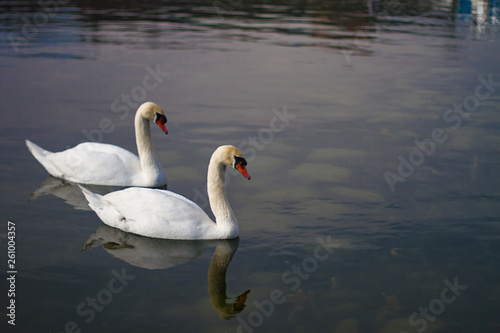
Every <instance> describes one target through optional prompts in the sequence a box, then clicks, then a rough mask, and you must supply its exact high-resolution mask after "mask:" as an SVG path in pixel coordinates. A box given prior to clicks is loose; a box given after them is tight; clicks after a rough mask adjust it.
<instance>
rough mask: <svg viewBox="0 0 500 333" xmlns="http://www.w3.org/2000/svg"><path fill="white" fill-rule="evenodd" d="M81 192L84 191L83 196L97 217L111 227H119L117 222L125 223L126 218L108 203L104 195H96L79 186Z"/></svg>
mask: <svg viewBox="0 0 500 333" xmlns="http://www.w3.org/2000/svg"><path fill="white" fill-rule="evenodd" d="M78 187H80V190H82V192H83V195H84V196H85V198H86V199H87V201H88V202H89V207H90V208H92V210H93V211H94V212H96V214H97V216H99V217H100V218H101V220H102V221H103V222H104V223H106V224H107V225H109V226H112V227H115V228H116V227H117V225H116V223H117V222H125V221H126V218H125V217H124V216H123V215H122V214H121V213H120V212H119V211H117V210H116V208H115V207H114V206H113V204H111V203H110V202H108V201H107V200H106V199H105V198H103V196H102V195H100V194H97V193H94V192H92V191H90V190H89V189H87V188H85V187H83V186H81V185H78Z"/></svg>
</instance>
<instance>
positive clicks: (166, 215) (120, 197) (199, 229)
mask: <svg viewBox="0 0 500 333" xmlns="http://www.w3.org/2000/svg"><path fill="white" fill-rule="evenodd" d="M100 199H101V200H102V201H105V203H104V204H100V205H96V204H92V203H91V204H90V207H91V208H92V209H93V210H94V211H95V212H96V213H97V215H98V216H99V217H100V218H101V220H103V222H104V223H106V224H107V225H109V226H112V227H115V228H118V229H120V230H123V231H126V232H131V233H134V234H138V235H142V236H147V237H153V238H166V239H210V238H211V237H213V232H214V231H213V230H214V229H216V224H215V223H214V222H212V220H211V219H210V218H209V217H208V215H207V214H206V213H205V212H204V211H203V209H201V208H200V207H199V206H198V205H196V204H195V203H194V202H192V201H190V200H188V199H186V198H185V197H183V196H181V195H178V194H176V193H174V192H171V191H168V190H159V189H149V188H127V189H125V190H121V191H116V192H112V193H109V194H107V195H105V196H103V197H101V198H100ZM107 205H110V206H111V207H107ZM95 207H97V209H95ZM102 207H105V209H106V210H110V212H104V211H103V210H102ZM117 213H118V214H117Z"/></svg>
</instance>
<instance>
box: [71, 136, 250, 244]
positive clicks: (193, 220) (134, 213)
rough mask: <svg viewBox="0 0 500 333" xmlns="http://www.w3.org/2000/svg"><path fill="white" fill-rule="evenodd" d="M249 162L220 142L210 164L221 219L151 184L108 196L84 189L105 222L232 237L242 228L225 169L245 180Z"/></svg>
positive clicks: (145, 232)
mask: <svg viewBox="0 0 500 333" xmlns="http://www.w3.org/2000/svg"><path fill="white" fill-rule="evenodd" d="M246 164H247V162H246V161H245V159H244V158H243V154H242V153H241V152H240V151H239V150H238V149H237V148H236V147H234V146H220V147H219V148H217V149H216V150H215V152H214V153H213V154H212V158H211V159H210V163H209V165H208V175H207V192H208V199H209V201H210V207H211V208H212V212H213V213H214V216H215V220H216V223H214V222H213V221H212V220H211V219H210V218H209V217H208V215H207V214H206V213H205V212H204V211H203V209H201V208H200V207H199V206H198V205H196V204H195V203H194V202H192V201H190V200H188V199H186V198H185V197H183V196H181V195H178V194H176V193H174V192H171V191H167V190H159V189H150V188H139V187H136V188H127V189H124V190H121V191H116V192H111V193H108V194H106V195H104V196H101V195H99V194H95V193H93V192H91V191H89V190H87V189H86V188H84V187H81V186H80V188H81V189H82V191H83V194H84V195H85V197H86V198H87V200H88V201H89V206H90V208H92V209H93V210H94V211H95V212H96V213H97V215H98V216H99V217H100V218H101V220H102V221H103V222H104V223H105V224H107V225H109V226H111V227H115V228H118V229H120V230H123V231H126V232H130V233H134V234H137V235H142V236H147V237H153V238H165V239H184V240H188V239H191V240H193V239H230V238H235V237H237V236H238V234H239V226H238V221H237V220H236V217H235V216H234V213H233V210H232V209H231V206H230V205H229V202H228V200H227V195H226V186H225V185H226V184H225V183H226V182H225V174H226V167H227V166H230V167H233V168H235V169H237V170H238V171H239V172H240V173H241V174H242V175H243V176H245V178H247V179H250V176H249V174H248V172H247V171H246V168H245V166H246Z"/></svg>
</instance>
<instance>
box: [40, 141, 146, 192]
mask: <svg viewBox="0 0 500 333" xmlns="http://www.w3.org/2000/svg"><path fill="white" fill-rule="evenodd" d="M46 159H47V161H48V162H49V163H50V164H51V165H52V167H53V168H54V169H57V170H58V174H55V175H54V176H56V177H60V178H64V179H67V180H69V181H72V182H75V183H86V184H101V185H117V186H127V185H133V176H134V175H137V174H140V172H141V164H140V160H139V157H137V156H136V155H134V154H132V153H131V152H129V151H128V150H125V149H123V148H120V147H118V146H114V145H109V144H102V143H92V142H86V143H81V144H79V145H78V146H76V147H74V148H71V149H67V150H65V151H62V152H57V153H52V154H48V155H46Z"/></svg>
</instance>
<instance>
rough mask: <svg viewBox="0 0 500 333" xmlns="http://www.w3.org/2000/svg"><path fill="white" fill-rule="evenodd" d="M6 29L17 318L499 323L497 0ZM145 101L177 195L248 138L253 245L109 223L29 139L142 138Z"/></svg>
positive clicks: (16, 13)
mask: <svg viewBox="0 0 500 333" xmlns="http://www.w3.org/2000/svg"><path fill="white" fill-rule="evenodd" d="M103 3H104V4H103ZM0 22H1V24H0V29H1V33H2V41H1V43H0V59H1V62H0V66H1V76H0V85H1V86H0V88H1V99H0V110H1V111H0V112H1V121H0V127H1V132H0V144H1V150H0V152H1V158H0V167H1V173H0V177H1V178H0V179H1V192H0V199H1V204H0V212H1V218H0V219H1V225H2V227H1V228H2V230H0V237H1V238H0V242H1V244H2V246H1V251H2V257H1V258H2V261H1V265H2V266H1V278H2V280H3V281H4V282H2V284H1V286H2V287H1V293H0V295H1V296H0V299H1V307H0V313H1V320H0V322H1V325H2V332H5V331H7V332H158V331H171V332H193V331H199V332H335V333H337V332H342V333H350V332H397V333H400V332H408V333H410V332H420V333H422V332H498V331H500V319H499V317H498V313H499V312H500V311H499V310H500V283H499V281H500V268H499V265H498V263H499V260H500V243H499V234H500V172H499V170H500V132H499V130H500V115H499V110H500V60H499V59H500V58H499V55H500V46H499V40H500V39H499V37H500V35H499V29H500V26H499V2H498V0H494V1H472V2H471V1H466V0H463V1H408V2H404V1H403V2H401V1H386V2H382V1H381V2H370V1H368V2H366V1H359V2H358V1H308V2H306V1H296V2H293V3H290V2H285V1H283V2H279V1H237V0H234V1H226V0H220V1H194V2H193V1H189V2H184V1H178V2H172V1H141V2H132V1H60V2H56V1H49V0H47V1H43V0H42V1H41V2H40V3H39V2H22V1H1V2H0ZM488 82H489V83H488ZM146 88H147V89H146ZM146 100H151V101H154V102H156V103H158V104H160V105H161V106H162V107H163V108H164V109H165V110H166V112H167V117H168V119H169V122H168V129H169V135H168V136H167V137H165V136H164V135H163V134H162V133H161V131H159V130H156V129H155V130H154V131H153V139H154V142H155V147H156V150H157V152H158V155H159V157H160V160H161V162H162V164H163V166H164V167H165V169H166V171H167V176H168V178H169V189H171V190H173V191H175V192H178V193H181V194H183V195H185V196H186V197H188V198H190V199H192V200H195V201H196V202H197V203H198V204H200V205H201V206H202V207H204V208H205V209H206V210H207V211H209V209H208V207H207V205H206V198H205V195H204V194H203V193H204V189H205V185H204V184H205V177H206V176H205V175H206V166H207V163H208V159H209V156H210V154H211V153H212V151H213V150H214V149H215V148H216V147H217V146H218V145H221V144H233V145H236V146H239V147H240V148H241V149H242V150H243V152H244V153H245V155H246V157H247V160H248V170H249V172H250V174H251V176H252V180H251V181H246V180H245V179H244V178H242V177H241V176H236V175H235V174H231V175H230V176H229V180H230V184H229V185H228V193H229V199H230V201H231V204H232V206H233V209H234V211H235V213H236V215H237V217H238V220H239V222H240V226H241V233H240V238H239V240H236V241H232V242H226V241H219V242H172V241H160V240H150V239H146V238H142V237H137V236H134V235H130V234H125V233H121V232H118V231H116V230H113V229H110V228H107V227H105V226H103V225H102V224H101V222H100V220H99V219H98V218H97V216H96V215H95V214H94V213H93V212H91V211H88V210H85V208H86V207H85V204H83V203H82V202H79V201H78V200H79V197H78V191H75V188H74V187H71V186H70V185H69V184H60V183H58V181H57V179H52V178H48V179H47V176H48V175H47V173H46V172H45V170H44V169H43V168H42V167H41V166H40V165H39V164H38V162H37V161H36V160H35V159H34V158H33V157H32V156H31V154H30V153H29V152H28V150H27V149H26V147H25V145H24V140H25V139H30V140H32V141H34V142H36V143H38V144H39V145H41V146H42V147H45V148H46V149H49V150H53V151H58V150H63V149H65V148H67V147H70V146H74V145H76V144H78V143H79V142H81V141H88V140H93V141H102V142H107V143H112V144H117V145H120V146H122V147H125V148H127V149H130V150H132V151H135V141H134V134H133V122H132V119H133V114H134V112H135V109H136V107H137V105H138V104H139V103H141V102H143V101H146ZM103 119H104V120H103ZM106 119H107V120H106ZM110 124H111V125H110ZM8 221H11V222H13V223H14V224H15V243H16V245H15V248H16V249H15V255H16V258H15V260H16V261H15V270H16V272H17V273H15V274H11V273H8V271H10V270H11V269H9V267H8V266H7V264H8V262H7V259H8V258H7V256H8V242H9V238H8V237H9V236H8V233H7V232H8V226H9V225H8ZM10 225H11V226H12V224H10ZM82 249H84V251H81V250H82ZM11 275H14V276H15V287H14V289H15V295H11V296H9V289H11V288H10V287H11V284H10V282H9V283H5V281H6V279H7V278H8V277H10V276H11ZM247 290H250V292H249V293H247V292H246V291H247ZM11 300H15V326H13V325H11V324H9V323H8V321H9V320H11V318H9V317H8V316H7V314H9V313H10V312H11V310H10V309H7V306H9V304H10V303H9V302H10V301H11Z"/></svg>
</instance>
